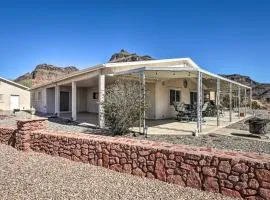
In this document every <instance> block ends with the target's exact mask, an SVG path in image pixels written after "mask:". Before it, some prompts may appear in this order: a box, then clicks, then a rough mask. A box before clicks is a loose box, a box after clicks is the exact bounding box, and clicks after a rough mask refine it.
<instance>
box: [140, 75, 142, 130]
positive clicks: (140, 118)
mask: <svg viewBox="0 0 270 200" xmlns="http://www.w3.org/2000/svg"><path fill="white" fill-rule="evenodd" d="M139 87H140V88H139V89H140V121H139V133H141V127H142V79H141V74H139Z"/></svg>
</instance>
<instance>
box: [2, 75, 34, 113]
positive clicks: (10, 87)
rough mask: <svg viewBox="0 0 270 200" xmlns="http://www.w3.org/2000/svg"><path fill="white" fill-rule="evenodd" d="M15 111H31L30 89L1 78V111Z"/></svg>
mask: <svg viewBox="0 0 270 200" xmlns="http://www.w3.org/2000/svg"><path fill="white" fill-rule="evenodd" d="M14 109H20V110H29V109H30V91H29V88H28V87H25V86H23V85H20V84H18V83H15V82H13V81H10V80H7V79H5V78H1V77H0V110H1V111H12V110H14Z"/></svg>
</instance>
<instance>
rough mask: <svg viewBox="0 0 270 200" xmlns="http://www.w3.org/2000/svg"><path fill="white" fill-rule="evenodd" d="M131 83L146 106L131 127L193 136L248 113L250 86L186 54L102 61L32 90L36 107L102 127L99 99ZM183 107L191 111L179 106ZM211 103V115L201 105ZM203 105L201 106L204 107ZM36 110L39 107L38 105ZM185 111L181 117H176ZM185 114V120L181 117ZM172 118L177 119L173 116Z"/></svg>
mask: <svg viewBox="0 0 270 200" xmlns="http://www.w3.org/2000/svg"><path fill="white" fill-rule="evenodd" d="M119 79H122V80H125V81H135V82H138V83H139V85H140V97H141V98H142V100H143V102H144V104H147V105H149V109H148V110H147V111H146V110H143V109H141V114H140V116H141V117H140V120H139V123H138V126H137V127H134V128H133V130H134V131H138V132H140V133H142V134H146V133H147V134H179V133H181V134H183V133H188V134H190V133H192V134H195V135H198V134H200V133H207V132H210V131H211V130H215V129H217V128H220V127H224V126H226V125H229V124H230V123H234V122H236V121H238V120H240V119H243V118H245V117H248V114H247V110H248V107H250V106H251V100H252V91H251V88H250V87H248V86H246V85H243V84H240V83H238V82H235V81H232V80H229V79H226V78H224V77H222V76H219V75H216V74H213V73H210V72H208V71H206V70H203V69H201V68H200V67H199V66H198V65H196V63H194V62H193V61H192V60H191V59H190V58H182V59H168V60H154V61H137V62H130V63H106V64H103V65H98V66H95V67H92V68H89V69H86V70H82V71H79V72H77V73H74V74H72V76H69V77H64V78H61V79H59V80H56V81H54V82H52V83H50V84H47V85H44V86H39V87H37V88H35V89H34V90H36V91H37V92H38V93H40V95H38V96H40V101H38V106H36V107H37V108H38V111H40V112H44V113H53V114H56V115H57V116H60V117H64V118H69V119H71V120H74V121H78V122H81V123H83V122H86V123H89V124H91V125H95V126H97V127H99V128H105V125H106V123H105V118H104V110H103V106H102V102H103V101H104V99H105V98H106V95H105V94H106V88H107V87H108V86H109V85H111V84H112V83H114V82H115V81H117V80H119ZM175 103H178V104H181V105H185V106H187V107H188V108H189V112H190V113H192V115H190V116H188V117H185V111H182V110H178V109H177V106H175ZM206 103H211V106H212V107H213V108H214V109H212V110H211V112H210V114H209V113H208V114H205V109H206V108H207V107H209V106H207V105H206ZM205 105H206V106H205ZM39 108H40V109H39ZM180 113H181V114H184V118H185V119H182V118H179V115H180ZM186 118H188V119H186ZM176 119H177V120H176Z"/></svg>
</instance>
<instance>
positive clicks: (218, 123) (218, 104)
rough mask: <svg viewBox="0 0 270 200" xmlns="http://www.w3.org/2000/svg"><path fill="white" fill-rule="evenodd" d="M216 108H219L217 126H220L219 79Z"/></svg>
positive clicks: (218, 82) (218, 80) (218, 81)
mask: <svg viewBox="0 0 270 200" xmlns="http://www.w3.org/2000/svg"><path fill="white" fill-rule="evenodd" d="M216 100H217V102H216V106H217V126H219V125H220V112H219V111H220V79H217V97H216Z"/></svg>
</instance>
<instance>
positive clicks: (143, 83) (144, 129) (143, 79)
mask: <svg viewBox="0 0 270 200" xmlns="http://www.w3.org/2000/svg"><path fill="white" fill-rule="evenodd" d="M141 80H142V97H143V99H142V100H143V134H145V133H146V122H145V118H146V113H145V96H146V92H145V73H144V72H141Z"/></svg>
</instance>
